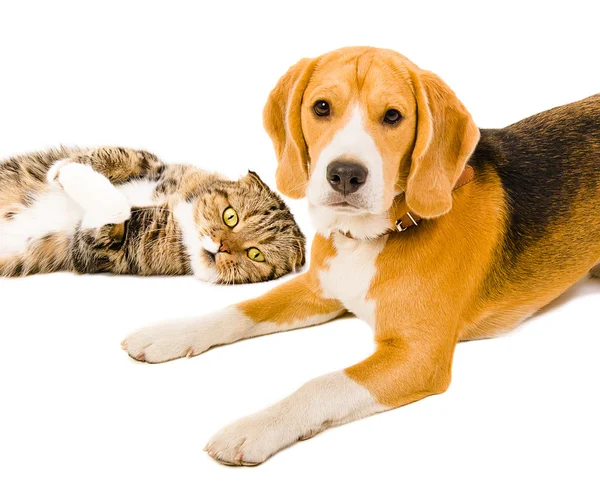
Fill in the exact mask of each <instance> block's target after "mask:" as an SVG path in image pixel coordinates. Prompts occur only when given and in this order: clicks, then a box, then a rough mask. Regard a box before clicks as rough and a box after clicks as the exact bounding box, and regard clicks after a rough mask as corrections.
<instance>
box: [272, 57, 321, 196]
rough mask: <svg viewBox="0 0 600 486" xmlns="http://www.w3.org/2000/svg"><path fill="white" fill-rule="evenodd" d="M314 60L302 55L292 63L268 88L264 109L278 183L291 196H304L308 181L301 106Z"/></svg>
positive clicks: (282, 190) (284, 192)
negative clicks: (273, 148)
mask: <svg viewBox="0 0 600 486" xmlns="http://www.w3.org/2000/svg"><path fill="white" fill-rule="evenodd" d="M313 64H314V60H312V59H302V60H300V61H299V62H298V63H297V64H295V65H294V66H292V67H291V68H290V69H289V70H288V72H287V73H285V74H284V75H283V76H282V77H281V79H280V80H279V82H278V83H277V86H275V88H274V89H273V91H271V94H270V95H269V99H268V100H267V104H266V105H265V108H264V110H263V123H264V126H265V130H266V131H267V133H268V134H269V136H270V137H271V140H272V141H273V146H274V147H275V152H276V154H277V160H278V165H277V172H276V174H275V177H276V181H277V187H278V188H279V190H280V191H281V192H282V193H283V194H285V195H286V196H289V197H292V198H294V199H299V198H301V197H304V195H305V191H306V184H307V183H308V148H307V147H306V142H305V141H304V136H303V134H302V123H301V120H300V108H301V105H302V96H303V95H304V90H305V89H306V85H307V84H308V81H309V79H310V76H311V74H312V70H313Z"/></svg>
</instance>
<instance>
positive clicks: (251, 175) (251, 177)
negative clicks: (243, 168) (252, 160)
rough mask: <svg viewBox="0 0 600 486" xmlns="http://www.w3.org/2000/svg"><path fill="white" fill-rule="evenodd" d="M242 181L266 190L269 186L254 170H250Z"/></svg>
mask: <svg viewBox="0 0 600 486" xmlns="http://www.w3.org/2000/svg"><path fill="white" fill-rule="evenodd" d="M241 180H242V181H244V182H246V183H247V184H249V185H251V186H256V187H259V188H262V189H266V188H267V185H266V184H265V183H264V182H263V181H262V179H261V178H260V177H259V175H258V174H257V173H256V172H254V171H253V170H249V171H248V173H247V174H246V175H245V176H244V177H242V179H241Z"/></svg>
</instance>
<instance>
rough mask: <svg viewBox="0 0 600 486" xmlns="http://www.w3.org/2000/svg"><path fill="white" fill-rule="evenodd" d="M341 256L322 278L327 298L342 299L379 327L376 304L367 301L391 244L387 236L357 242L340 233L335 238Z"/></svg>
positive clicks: (333, 259) (324, 294)
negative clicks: (380, 257) (387, 245)
mask: <svg viewBox="0 0 600 486" xmlns="http://www.w3.org/2000/svg"><path fill="white" fill-rule="evenodd" d="M333 242H334V245H335V248H336V250H337V255H336V256H335V257H333V258H331V259H329V260H328V263H329V268H328V269H326V270H322V271H321V273H320V275H319V277H320V280H321V289H322V291H323V297H325V298H328V299H337V300H339V301H340V302H341V303H342V304H343V305H344V307H345V308H346V309H348V310H349V311H350V312H352V313H354V314H355V315H356V316H357V317H358V318H360V319H362V320H363V321H365V322H368V323H369V324H370V325H371V326H372V327H375V302H374V301H373V300H371V299H368V298H367V293H368V292H369V288H370V287H371V280H372V279H373V277H374V276H375V273H376V267H375V261H376V260H377V256H378V255H379V254H380V253H381V251H382V250H383V248H384V247H385V243H386V242H387V236H384V237H382V238H378V239H376V240H355V239H352V238H348V237H346V236H344V235H342V234H340V233H336V234H334V235H333Z"/></svg>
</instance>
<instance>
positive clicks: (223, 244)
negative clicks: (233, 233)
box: [219, 241, 231, 253]
mask: <svg viewBox="0 0 600 486" xmlns="http://www.w3.org/2000/svg"><path fill="white" fill-rule="evenodd" d="M219 253H231V248H230V247H229V245H228V244H227V242H226V241H221V245H220V246H219Z"/></svg>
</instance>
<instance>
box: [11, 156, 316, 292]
mask: <svg viewBox="0 0 600 486" xmlns="http://www.w3.org/2000/svg"><path fill="white" fill-rule="evenodd" d="M304 255H305V238H304V235H303V234H302V232H301V231H300V229H299V227H298V225H297V224H296V222H295V220H294V217H293V216H292V214H291V212H290V210H289V209H288V207H287V206H286V204H285V203H284V202H283V201H282V200H281V198H280V197H279V196H278V195H277V194H276V193H274V192H273V191H271V190H270V189H269V187H268V186H267V185H266V184H264V183H263V182H262V181H261V180H260V178H259V177H258V175H257V174H255V173H254V172H248V174H247V175H246V176H244V177H242V178H241V179H239V180H238V181H230V180H227V179H225V178H223V177H222V176H220V175H218V174H215V173H211V172H206V171H203V170H201V169H199V168H197V167H195V166H191V165H180V164H164V163H163V162H162V161H161V160H160V159H159V158H158V157H156V156H155V155H153V154H151V153H149V152H145V151H141V150H132V149H127V148H120V147H101V148H98V149H78V148H68V147H60V148H58V149H52V150H47V151H43V152H35V153H29V154H25V155H20V156H16V157H12V158H9V159H7V160H4V161H2V162H0V276H4V277H17V276H26V275H31V274H36V273H49V272H56V271H74V272H77V273H98V272H111V273H115V274H135V275H189V274H193V275H195V276H196V277H198V278H200V279H202V280H205V281H209V282H214V283H224V284H233V283H250V282H260V281H265V280H272V279H276V278H279V277H281V276H283V275H285V274H287V273H289V272H291V271H295V270H296V269H297V268H299V267H302V266H303V265H304V263H305V256H304Z"/></svg>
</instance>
